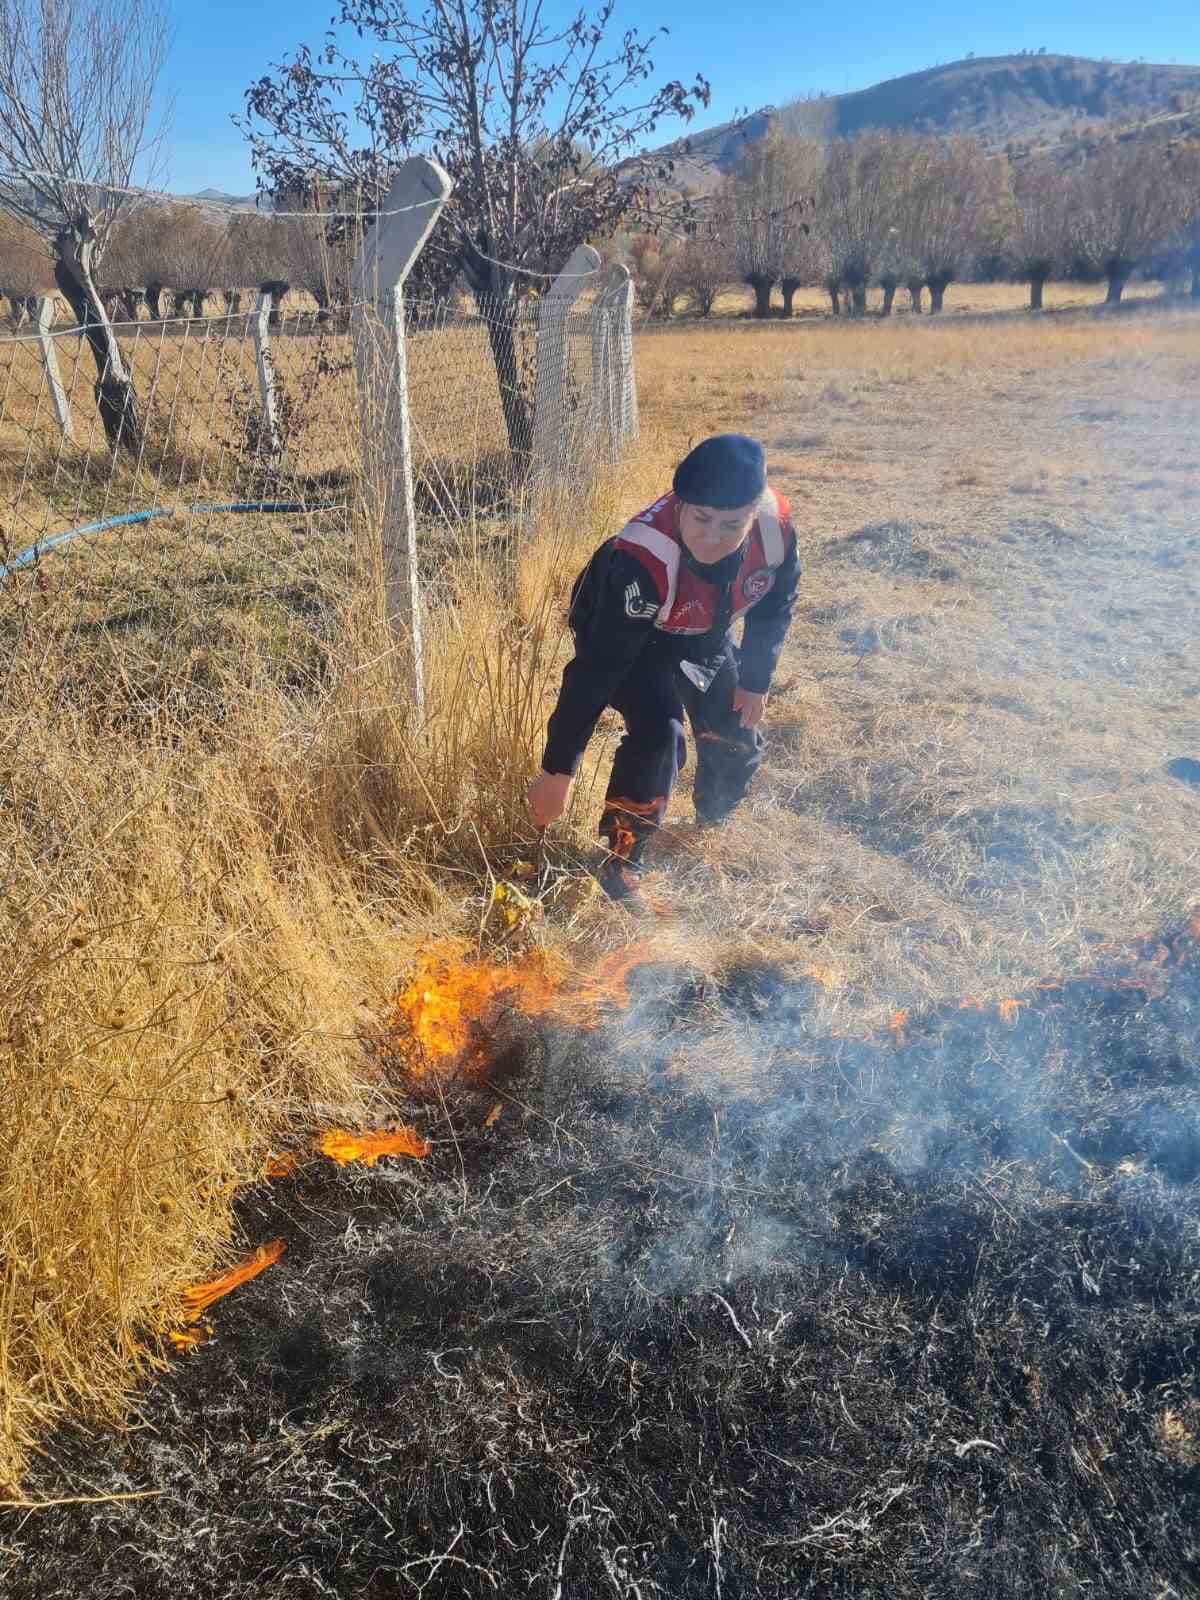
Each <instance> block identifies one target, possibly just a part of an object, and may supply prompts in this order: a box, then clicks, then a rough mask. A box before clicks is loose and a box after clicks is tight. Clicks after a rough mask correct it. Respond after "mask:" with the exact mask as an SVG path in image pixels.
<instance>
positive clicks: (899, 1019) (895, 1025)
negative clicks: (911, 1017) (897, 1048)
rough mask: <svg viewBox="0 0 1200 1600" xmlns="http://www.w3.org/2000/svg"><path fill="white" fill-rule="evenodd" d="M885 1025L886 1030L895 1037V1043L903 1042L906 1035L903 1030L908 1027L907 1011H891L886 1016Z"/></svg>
mask: <svg viewBox="0 0 1200 1600" xmlns="http://www.w3.org/2000/svg"><path fill="white" fill-rule="evenodd" d="M887 1025H888V1030H889V1032H890V1033H891V1035H892V1037H893V1038H894V1039H895V1041H896V1043H897V1044H903V1043H904V1040H905V1037H906V1033H905V1030H906V1029H907V1027H908V1012H907V1011H893V1012H892V1014H891V1016H890V1017H889V1018H888V1021H887Z"/></svg>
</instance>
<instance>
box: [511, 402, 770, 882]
mask: <svg viewBox="0 0 1200 1600" xmlns="http://www.w3.org/2000/svg"><path fill="white" fill-rule="evenodd" d="M799 571H800V568H799V562H798V560H797V555H796V535H795V531H794V529H793V527H792V522H791V514H790V511H789V508H788V504H787V501H786V500H785V499H784V498H783V496H782V495H779V494H777V493H776V492H775V491H774V490H773V489H771V488H769V487H768V485H767V478H766V466H765V461H764V456H763V448H762V445H761V444H759V442H758V441H757V440H756V439H750V438H747V437H746V436H745V435H744V434H736V433H732V434H719V435H717V436H715V437H714V438H711V439H705V440H704V441H703V443H701V444H699V445H697V446H696V448H695V449H694V450H693V451H692V452H691V453H690V454H689V455H688V456H687V457H686V458H685V459H684V460H683V461H682V462H680V464H679V466H678V468H677V469H676V471H675V477H674V482H673V486H672V492H671V493H670V494H667V495H664V496H663V497H662V499H660V500H657V501H655V503H654V504H653V505H652V506H650V507H649V508H648V509H647V510H646V511H643V512H641V513H640V515H638V516H636V517H634V519H633V520H632V522H630V523H629V524H628V526H627V527H626V528H625V529H624V530H623V531H622V532H621V533H619V534H618V535H617V536H616V538H614V539H609V540H607V541H606V543H604V544H603V545H601V547H600V549H599V550H598V551H597V552H596V554H595V555H594V556H593V557H592V559H591V561H590V562H589V563H588V565H587V567H586V568H585V569H584V571H583V572H582V573H580V575H579V577H578V578H577V579H576V580H575V585H574V587H573V589H572V591H571V612H570V625H571V631H572V633H573V635H574V638H575V657H574V660H572V661H571V663H570V664H569V666H568V667H567V668H566V670H565V672H564V673H563V681H562V689H561V691H560V693H559V697H558V705H557V707H556V708H555V711H554V714H553V716H552V717H551V718H550V724H549V729H548V734H547V742H546V750H545V755H544V756H543V759H542V771H541V774H540V775H539V776H538V777H537V778H536V779H535V780H534V781H533V783H532V784H531V785H530V788H529V793H528V804H529V809H530V811H531V813H532V815H533V819H534V821H535V822H536V823H537V825H538V826H539V827H543V828H544V827H548V826H549V824H550V823H552V822H554V821H555V820H556V819H557V818H558V817H560V816H561V815H562V813H563V811H564V810H565V809H566V805H567V797H568V794H569V792H570V787H571V781H572V779H573V777H574V775H575V773H576V771H577V770H578V767H579V762H580V759H581V757H582V755H583V752H584V750H585V749H586V747H587V743H588V740H589V739H590V738H591V736H592V733H593V731H594V730H595V727H596V723H597V721H598V719H599V717H600V713H601V712H602V711H603V710H604V708H605V706H612V707H614V709H615V710H617V711H619V712H620V714H621V716H622V717H623V718H624V720H625V729H626V732H625V737H624V738H623V739H622V740H621V744H620V747H619V748H618V750H617V754H616V758H615V760H614V761H613V768H612V775H611V777H610V778H609V783H608V790H607V794H606V796H605V801H604V811H603V814H602V815H601V818H600V834H601V836H602V837H603V838H604V839H606V840H607V842H608V848H609V854H608V858H607V860H606V861H605V863H604V866H603V867H602V869H601V871H600V875H599V876H600V882H601V884H602V885H603V887H604V889H605V891H606V892H607V893H608V894H609V895H610V896H611V897H612V898H613V899H614V900H619V901H624V902H627V903H628V902H636V900H637V895H638V875H639V871H640V868H641V862H642V854H643V851H644V849H645V846H646V841H647V839H648V838H649V837H650V835H651V834H652V833H653V832H654V830H655V829H656V828H658V827H659V826H660V824H661V823H662V819H663V817H664V815H665V813H666V809H667V801H668V800H669V798H670V794H671V788H672V786H673V784H674V782H675V778H676V775H677V774H678V772H679V770H680V768H681V767H682V766H683V764H684V761H685V759H686V754H687V747H686V744H685V742H684V734H683V715H684V711H685V710H686V712H687V715H688V719H689V721H690V722H691V724H692V730H693V733H694V734H695V737H696V745H697V766H696V783H695V799H696V815H697V818H698V819H699V820H700V821H701V822H717V821H720V820H721V819H722V818H723V817H725V816H726V815H727V814H728V813H729V812H730V811H731V810H732V809H733V807H734V806H735V805H737V803H738V802H739V801H740V800H741V799H742V798H743V796H744V795H745V794H746V791H747V790H748V789H749V787H750V782H751V779H752V778H753V776H754V773H755V771H756V769H757V768H758V765H759V763H760V762H761V760H762V752H763V747H764V741H763V737H762V734H761V733H760V732H759V725H760V723H761V722H762V717H763V709H764V706H765V704H766V697H767V690H768V688H769V687H770V683H771V676H772V674H773V672H774V670H775V664H776V662H777V660H778V659H779V651H780V648H781V646H782V644H783V640H784V636H785V634H786V633H787V629H788V624H789V623H790V621H791V616H792V607H793V605H794V603H795V597H796V584H797V580H798V578H799ZM739 618H744V619H745V626H744V632H743V635H742V642H741V645H740V647H739V646H735V644H734V641H733V634H732V628H733V624H734V623H735V622H737V621H738V620H739Z"/></svg>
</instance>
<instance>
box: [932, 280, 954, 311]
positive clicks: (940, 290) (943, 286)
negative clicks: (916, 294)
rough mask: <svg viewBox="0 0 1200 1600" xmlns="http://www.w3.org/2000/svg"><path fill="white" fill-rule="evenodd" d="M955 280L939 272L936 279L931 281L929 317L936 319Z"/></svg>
mask: <svg viewBox="0 0 1200 1600" xmlns="http://www.w3.org/2000/svg"><path fill="white" fill-rule="evenodd" d="M952 281H953V279H952V278H951V277H950V275H949V274H948V273H945V272H939V273H938V275H937V277H936V278H930V280H929V315H930V316H931V317H936V316H937V315H938V314H939V312H940V311H941V309H942V306H943V304H944V303H945V299H946V290H947V289H948V288H949V287H950V284H951V283H952Z"/></svg>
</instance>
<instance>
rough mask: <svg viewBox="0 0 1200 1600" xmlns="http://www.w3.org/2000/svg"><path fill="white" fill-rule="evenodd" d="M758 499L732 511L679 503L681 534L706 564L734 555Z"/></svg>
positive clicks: (690, 548)
mask: <svg viewBox="0 0 1200 1600" xmlns="http://www.w3.org/2000/svg"><path fill="white" fill-rule="evenodd" d="M757 510H758V501H757V500H755V501H753V502H752V503H751V504H750V505H748V506H738V507H737V508H736V509H735V510H733V511H716V510H714V509H713V507H712V506H690V505H687V504H685V503H683V502H681V503H680V506H679V537H680V538H681V539H682V540H683V542H684V544H685V545H686V546H687V547H688V549H689V550H690V551H691V553H692V555H693V556H695V558H696V560H697V561H699V562H700V563H701V565H703V566H706V567H708V566H711V565H712V564H713V562H714V561H720V560H722V559H723V558H724V557H725V556H729V555H732V554H733V552H734V551H735V550H736V549H737V547H738V546H739V545H740V544H741V542H742V540H743V539H744V538H745V537H746V535H747V534H748V533H749V532H750V524H751V523H752V522H753V521H754V513H755V512H756V511H757Z"/></svg>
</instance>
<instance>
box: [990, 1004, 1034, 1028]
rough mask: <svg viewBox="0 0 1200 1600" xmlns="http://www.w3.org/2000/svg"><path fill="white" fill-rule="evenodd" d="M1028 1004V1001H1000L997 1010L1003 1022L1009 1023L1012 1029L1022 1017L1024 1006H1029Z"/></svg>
mask: <svg viewBox="0 0 1200 1600" xmlns="http://www.w3.org/2000/svg"><path fill="white" fill-rule="evenodd" d="M1028 1004H1029V1001H1028V1000H1000V1001H998V1002H997V1004H996V1010H997V1012H998V1013H999V1015H1000V1020H1001V1022H1007V1023H1008V1025H1009V1027H1010V1028H1011V1027H1012V1026H1013V1024H1014V1023H1015V1022H1016V1020H1017V1018H1018V1017H1019V1016H1020V1015H1021V1008H1022V1006H1027V1005H1028Z"/></svg>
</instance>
